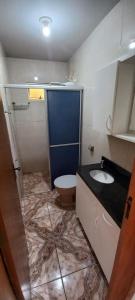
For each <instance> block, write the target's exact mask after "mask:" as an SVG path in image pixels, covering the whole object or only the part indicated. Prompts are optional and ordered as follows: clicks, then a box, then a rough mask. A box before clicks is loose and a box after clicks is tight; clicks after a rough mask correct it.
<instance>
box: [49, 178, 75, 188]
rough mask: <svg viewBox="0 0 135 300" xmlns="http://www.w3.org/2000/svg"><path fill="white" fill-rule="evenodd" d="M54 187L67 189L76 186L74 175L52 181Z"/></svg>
mask: <svg viewBox="0 0 135 300" xmlns="http://www.w3.org/2000/svg"><path fill="white" fill-rule="evenodd" d="M54 185H55V186H56V187H58V188H62V189H69V188H72V187H75V186H76V175H64V176H60V177H57V178H56V179H55V180H54Z"/></svg>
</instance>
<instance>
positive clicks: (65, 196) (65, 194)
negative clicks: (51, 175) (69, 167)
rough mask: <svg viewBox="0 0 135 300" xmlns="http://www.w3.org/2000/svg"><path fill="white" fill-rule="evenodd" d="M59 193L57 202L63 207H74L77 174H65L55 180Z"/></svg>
mask: <svg viewBox="0 0 135 300" xmlns="http://www.w3.org/2000/svg"><path fill="white" fill-rule="evenodd" d="M54 185H55V187H56V189H57V191H58V193H59V196H58V198H57V199H56V204H57V205H58V206H60V207H61V208H65V209H74V207H75V194H76V175H64V176H60V177H57V178H56V179H55V180H54Z"/></svg>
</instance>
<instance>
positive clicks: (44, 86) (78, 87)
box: [0, 84, 83, 177]
mask: <svg viewBox="0 0 135 300" xmlns="http://www.w3.org/2000/svg"><path fill="white" fill-rule="evenodd" d="M0 88H2V90H3V91H4V97H5V101H6V99H7V95H6V92H5V91H6V89H7V88H9V89H10V88H11V89H12V88H14V89H15V88H16V89H29V88H37V89H40V88H42V89H44V90H45V91H48V90H65V91H79V92H80V118H79V143H77V144H78V145H79V160H78V164H81V161H82V118H83V86H81V85H74V86H72V87H71V86H50V85H47V84H0ZM46 101H47V106H48V100H47V99H46ZM6 103H7V102H6ZM46 114H47V116H46V117H47V135H48V162H49V173H50V177H51V176H52V174H51V166H50V165H51V164H50V141H49V126H48V109H47V112H46ZM66 145H67V144H66Z"/></svg>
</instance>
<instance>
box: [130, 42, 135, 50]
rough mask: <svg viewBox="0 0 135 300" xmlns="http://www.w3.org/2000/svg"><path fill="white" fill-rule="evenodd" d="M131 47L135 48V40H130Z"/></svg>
mask: <svg viewBox="0 0 135 300" xmlns="http://www.w3.org/2000/svg"><path fill="white" fill-rule="evenodd" d="M128 47H129V49H131V50H132V49H135V41H132V42H130V44H129V46H128Z"/></svg>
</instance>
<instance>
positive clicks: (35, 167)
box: [7, 58, 68, 173]
mask: <svg viewBox="0 0 135 300" xmlns="http://www.w3.org/2000/svg"><path fill="white" fill-rule="evenodd" d="M7 67H8V73H9V83H26V82H33V81H34V80H33V78H34V76H38V77H39V82H41V83H45V82H50V81H66V78H67V76H68V66H67V63H63V62H51V61H41V60H30V59H27V60H26V59H16V58H7ZM14 101H15V102H16V104H17V103H18V104H19V103H21V104H26V103H27V102H28V92H27V90H13V91H12V93H11V100H10V104H11V102H14ZM14 119H15V129H16V139H17V144H18V148H19V153H20V158H21V164H22V169H23V172H24V173H27V172H34V171H43V172H45V173H47V172H48V136H47V120H46V102H41V101H40V102H34V103H32V102H31V104H30V105H29V108H28V110H22V111H15V112H14Z"/></svg>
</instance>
